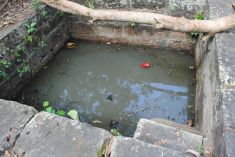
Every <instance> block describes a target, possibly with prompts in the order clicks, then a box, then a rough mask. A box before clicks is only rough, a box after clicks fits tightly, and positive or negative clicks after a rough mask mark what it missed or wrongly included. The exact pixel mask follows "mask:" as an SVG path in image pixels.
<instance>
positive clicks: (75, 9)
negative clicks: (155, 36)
mask: <svg viewBox="0 0 235 157" xmlns="http://www.w3.org/2000/svg"><path fill="white" fill-rule="evenodd" d="M40 1H41V2H43V3H45V4H47V5H49V6H51V7H54V8H56V9H59V10H62V11H64V12H68V13H72V14H78V15H83V16H87V17H90V18H91V22H92V21H95V20H107V21H126V22H134V23H144V24H150V25H153V26H155V27H156V28H159V29H167V30H172V31H178V32H201V33H208V34H215V33H218V32H221V31H225V30H228V29H231V28H235V13H233V14H231V15H229V16H225V17H221V18H217V19H214V20H188V19H186V18H178V17H172V16H167V15H163V14H158V13H151V12H137V11H121V10H102V9H90V8H87V7H85V6H83V5H80V4H78V3H75V2H72V1H69V0H40ZM232 6H233V8H234V5H232Z"/></svg>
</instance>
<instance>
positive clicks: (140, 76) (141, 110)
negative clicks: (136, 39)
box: [21, 41, 195, 136]
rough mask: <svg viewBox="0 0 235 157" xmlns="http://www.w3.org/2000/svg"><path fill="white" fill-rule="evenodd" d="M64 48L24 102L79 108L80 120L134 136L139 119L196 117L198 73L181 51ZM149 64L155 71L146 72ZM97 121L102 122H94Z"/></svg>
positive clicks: (26, 93) (82, 43) (84, 44)
mask: <svg viewBox="0 0 235 157" xmlns="http://www.w3.org/2000/svg"><path fill="white" fill-rule="evenodd" d="M77 46H78V48H76V49H66V48H63V49H61V51H60V52H59V53H58V55H57V56H56V58H55V60H54V61H53V62H51V63H50V64H48V65H47V67H45V68H44V70H42V71H41V72H40V74H39V75H38V77H36V78H35V79H34V80H33V81H32V82H31V84H30V85H29V86H28V87H27V88H26V89H25V90H24V91H23V94H22V97H21V99H22V101H23V102H24V103H27V104H29V105H34V106H35V105H36V107H39V106H41V105H40V104H41V103H42V102H43V101H44V100H48V101H50V103H51V104H53V106H54V107H56V108H62V109H65V110H66V111H67V110H70V109H76V110H77V111H78V113H79V115H80V119H81V121H85V122H88V123H91V124H93V125H96V126H98V127H103V128H105V129H110V121H114V122H118V123H116V124H118V125H117V127H118V128H119V129H120V131H121V133H123V134H124V135H128V136H131V135H132V134H133V132H134V130H135V127H136V123H137V122H138V120H139V119H140V118H147V119H151V118H155V117H158V118H164V119H169V120H173V121H175V122H178V123H182V124H186V123H187V120H188V119H191V118H193V117H192V114H191V112H190V109H191V111H193V105H194V87H195V85H194V77H195V71H194V70H190V68H189V67H190V66H192V65H193V64H194V59H193V57H192V56H189V55H185V54H183V53H181V52H175V51H169V50H161V49H152V48H144V47H128V46H120V45H107V44H97V43H90V42H86V41H78V42H77ZM145 61H149V62H150V63H151V64H152V67H151V68H149V69H142V68H141V67H140V64H141V63H143V62H145ZM93 121H95V122H99V124H97V123H96V124H94V123H92V122H93ZM100 122H102V123H100Z"/></svg>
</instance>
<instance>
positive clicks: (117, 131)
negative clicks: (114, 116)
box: [111, 129, 122, 136]
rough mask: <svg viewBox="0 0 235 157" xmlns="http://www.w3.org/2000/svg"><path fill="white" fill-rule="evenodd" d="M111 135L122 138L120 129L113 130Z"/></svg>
mask: <svg viewBox="0 0 235 157" xmlns="http://www.w3.org/2000/svg"><path fill="white" fill-rule="evenodd" d="M111 134H112V135H113V136H122V134H121V133H120V132H119V130H118V129H111Z"/></svg>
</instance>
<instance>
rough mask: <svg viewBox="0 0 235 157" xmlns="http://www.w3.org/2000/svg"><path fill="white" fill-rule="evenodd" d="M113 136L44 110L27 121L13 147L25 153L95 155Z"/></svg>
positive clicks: (61, 156)
mask: <svg viewBox="0 0 235 157" xmlns="http://www.w3.org/2000/svg"><path fill="white" fill-rule="evenodd" d="M110 137H111V134H110V133H109V132H107V131H105V130H103V129H99V128H95V127H92V126H91V125H89V124H86V123H82V122H79V121H75V120H71V119H68V118H64V117H60V116H56V115H54V114H50V113H46V112H41V113H38V114H36V115H35V116H34V118H33V119H32V120H31V121H30V122H29V123H28V124H27V125H26V127H25V129H24V130H23V131H22V133H21V135H20V138H19V139H18V140H17V142H16V144H15V147H14V148H13V150H14V151H15V152H16V153H17V154H18V155H22V154H24V157H38V156H42V157H51V156H56V157H65V156H73V157H76V156H77V157H96V156H97V151H98V150H100V149H101V146H102V144H103V143H104V142H105V140H106V139H108V138H110Z"/></svg>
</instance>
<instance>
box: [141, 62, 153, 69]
mask: <svg viewBox="0 0 235 157" xmlns="http://www.w3.org/2000/svg"><path fill="white" fill-rule="evenodd" d="M140 67H141V68H143V69H147V68H150V67H151V64H150V63H149V61H147V62H144V63H142V64H140Z"/></svg>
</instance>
